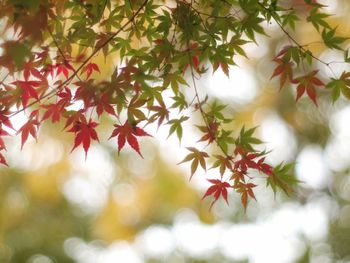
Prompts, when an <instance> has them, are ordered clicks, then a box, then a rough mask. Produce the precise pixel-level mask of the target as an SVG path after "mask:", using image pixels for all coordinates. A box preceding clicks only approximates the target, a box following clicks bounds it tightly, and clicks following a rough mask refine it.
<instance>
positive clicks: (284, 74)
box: [270, 50, 293, 90]
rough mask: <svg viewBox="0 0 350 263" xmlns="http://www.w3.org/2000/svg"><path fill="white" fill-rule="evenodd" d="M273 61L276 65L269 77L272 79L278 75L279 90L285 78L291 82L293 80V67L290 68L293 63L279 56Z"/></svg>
mask: <svg viewBox="0 0 350 263" xmlns="http://www.w3.org/2000/svg"><path fill="white" fill-rule="evenodd" d="M283 51H284V50H283ZM274 61H275V62H276V63H277V64H278V66H277V67H276V68H275V70H274V71H273V73H272V76H271V78H270V79H273V78H274V77H277V76H279V75H280V90H281V89H282V88H283V86H284V84H285V83H286V81H287V80H289V81H290V82H292V80H293V68H292V67H293V63H292V62H286V61H285V60H283V59H279V58H276V59H274Z"/></svg>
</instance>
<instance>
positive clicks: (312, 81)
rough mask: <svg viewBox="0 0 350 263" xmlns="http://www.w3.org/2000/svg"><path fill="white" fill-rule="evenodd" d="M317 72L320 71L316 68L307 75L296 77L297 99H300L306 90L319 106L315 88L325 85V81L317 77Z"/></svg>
mask: <svg viewBox="0 0 350 263" xmlns="http://www.w3.org/2000/svg"><path fill="white" fill-rule="evenodd" d="M317 73H318V70H314V71H312V72H310V73H309V74H307V75H304V76H301V77H299V78H296V79H295V83H296V84H298V86H297V97H296V101H298V100H299V99H300V98H301V96H303V94H304V93H305V91H306V94H307V95H308V97H309V98H310V99H311V100H312V102H313V103H314V104H315V105H316V106H317V100H316V89H315V88H316V86H318V87H321V86H324V83H323V82H322V81H321V80H320V79H319V78H317V77H316V74H317Z"/></svg>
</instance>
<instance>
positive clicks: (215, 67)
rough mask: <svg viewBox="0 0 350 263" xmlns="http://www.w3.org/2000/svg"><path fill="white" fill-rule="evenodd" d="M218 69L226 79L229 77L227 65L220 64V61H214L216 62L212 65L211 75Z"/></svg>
mask: <svg viewBox="0 0 350 263" xmlns="http://www.w3.org/2000/svg"><path fill="white" fill-rule="evenodd" d="M219 67H220V68H221V70H222V71H223V72H224V73H225V75H226V76H227V77H229V76H230V74H229V68H228V64H227V63H225V62H222V61H216V62H215V63H214V65H213V74H214V72H215V71H216V70H217V69H218V68H219Z"/></svg>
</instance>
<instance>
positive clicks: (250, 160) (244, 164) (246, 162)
mask: <svg viewBox="0 0 350 263" xmlns="http://www.w3.org/2000/svg"><path fill="white" fill-rule="evenodd" d="M256 157H257V155H256V154H255V153H249V154H245V155H242V158H241V159H240V160H238V161H236V162H235V169H240V170H241V171H242V172H244V173H245V172H247V169H248V168H253V169H258V168H259V166H258V164H257V163H256V162H254V159H255V158H256Z"/></svg>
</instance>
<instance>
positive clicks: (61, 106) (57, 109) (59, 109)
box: [41, 87, 72, 123]
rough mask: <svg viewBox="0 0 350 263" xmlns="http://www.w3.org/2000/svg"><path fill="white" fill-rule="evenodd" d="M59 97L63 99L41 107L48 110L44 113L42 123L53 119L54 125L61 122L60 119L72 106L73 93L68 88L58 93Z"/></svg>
mask: <svg viewBox="0 0 350 263" xmlns="http://www.w3.org/2000/svg"><path fill="white" fill-rule="evenodd" d="M57 96H58V97H59V98H61V99H60V100H59V101H58V102H57V103H52V104H48V105H41V107H43V108H44V109H46V112H45V113H44V116H43V118H42V119H41V121H44V120H46V119H48V118H50V117H51V121H52V123H55V122H59V121H60V117H61V115H62V113H63V112H64V110H65V107H67V106H69V105H71V99H72V93H71V91H70V89H68V88H67V87H65V89H64V91H60V92H58V93H57Z"/></svg>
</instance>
